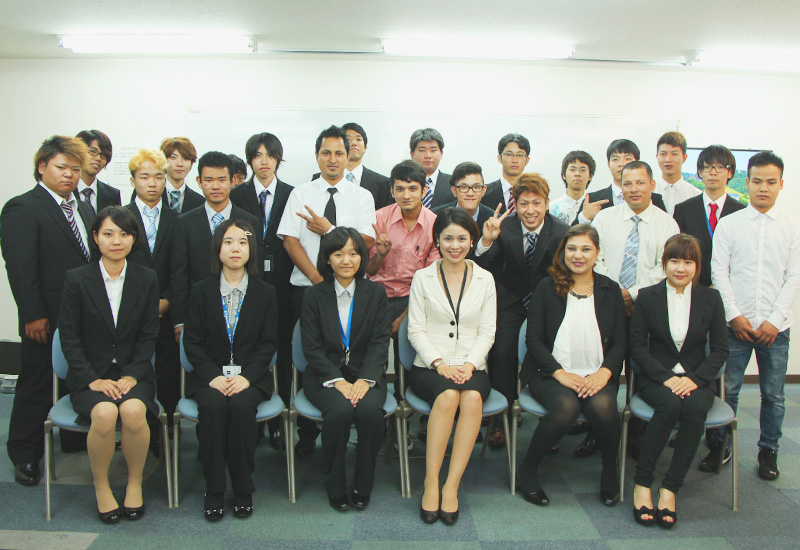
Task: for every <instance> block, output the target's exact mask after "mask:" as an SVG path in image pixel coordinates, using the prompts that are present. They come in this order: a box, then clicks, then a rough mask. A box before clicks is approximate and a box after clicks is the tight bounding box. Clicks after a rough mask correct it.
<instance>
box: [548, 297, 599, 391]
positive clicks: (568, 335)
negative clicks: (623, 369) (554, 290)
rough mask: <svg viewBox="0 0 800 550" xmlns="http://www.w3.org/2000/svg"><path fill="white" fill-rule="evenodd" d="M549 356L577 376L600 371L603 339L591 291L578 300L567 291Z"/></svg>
mask: <svg viewBox="0 0 800 550" xmlns="http://www.w3.org/2000/svg"><path fill="white" fill-rule="evenodd" d="M553 359H555V360H556V361H557V362H558V364H559V365H561V368H562V369H564V370H565V371H567V372H569V373H572V374H577V375H579V376H589V375H590V374H594V373H596V372H597V371H598V370H600V366H601V365H602V364H603V342H602V338H601V336H600V327H599V326H598V325H597V314H596V313H595V310H594V294H592V295H591V296H589V297H588V298H581V299H578V298H576V297H575V296H573V295H572V294H567V309H566V312H565V313H564V320H563V321H562V322H561V326H560V327H558V332H557V333H556V339H555V341H554V342H553Z"/></svg>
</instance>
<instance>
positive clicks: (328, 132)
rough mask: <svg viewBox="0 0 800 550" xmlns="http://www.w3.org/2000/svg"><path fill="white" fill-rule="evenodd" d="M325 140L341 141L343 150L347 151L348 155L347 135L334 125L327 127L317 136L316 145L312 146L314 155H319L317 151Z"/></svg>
mask: <svg viewBox="0 0 800 550" xmlns="http://www.w3.org/2000/svg"><path fill="white" fill-rule="evenodd" d="M327 138H334V139H336V138H339V139H341V140H342V141H343V142H344V150H345V151H347V154H348V155H349V154H350V144H349V143H347V134H346V133H345V132H344V130H343V129H342V128H340V127H339V126H336V125H333V126H329V127H328V128H326V129H324V130H322V132H320V134H319V135H318V136H317V143H316V144H315V145H314V154H316V155H318V154H319V150H320V148H321V147H322V141H323V140H325V139H327Z"/></svg>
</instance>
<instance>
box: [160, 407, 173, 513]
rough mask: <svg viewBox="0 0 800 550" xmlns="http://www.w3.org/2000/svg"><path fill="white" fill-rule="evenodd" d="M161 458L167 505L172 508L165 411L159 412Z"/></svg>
mask: <svg viewBox="0 0 800 550" xmlns="http://www.w3.org/2000/svg"><path fill="white" fill-rule="evenodd" d="M160 420H161V441H162V444H161V458H162V460H163V461H164V470H165V471H166V474H167V500H168V502H169V507H170V508H173V507H174V506H175V501H174V500H173V489H174V483H173V480H172V456H171V453H170V450H169V429H168V427H167V415H166V413H163V412H162V413H161V419H160Z"/></svg>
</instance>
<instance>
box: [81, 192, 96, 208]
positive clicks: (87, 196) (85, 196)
mask: <svg viewBox="0 0 800 550" xmlns="http://www.w3.org/2000/svg"><path fill="white" fill-rule="evenodd" d="M92 193H94V189H92V188H91V187H87V188H86V189H84V190H83V191H81V194H82V195H83V202H85V203H86V204H88V205H89V208H91V209H92V212H93V213H95V212H94V206H92Z"/></svg>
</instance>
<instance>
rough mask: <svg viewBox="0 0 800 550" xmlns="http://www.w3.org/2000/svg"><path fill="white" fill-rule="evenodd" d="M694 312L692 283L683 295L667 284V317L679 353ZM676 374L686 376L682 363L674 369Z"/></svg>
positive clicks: (677, 364) (684, 290) (687, 286)
mask: <svg viewBox="0 0 800 550" xmlns="http://www.w3.org/2000/svg"><path fill="white" fill-rule="evenodd" d="M691 311H692V283H689V284H688V285H686V287H684V289H683V293H682V294H678V293H677V291H676V290H675V288H674V287H673V286H671V285H670V284H669V283H667V316H668V317H669V332H670V335H671V336H672V341H673V342H674V343H675V347H676V348H677V349H678V351H680V350H681V348H682V347H683V342H684V341H685V340H686V331H687V330H689V314H690V313H691ZM672 372H674V373H675V374H684V373H685V372H686V371H685V370H683V367H682V366H681V364H680V363H676V364H675V366H674V367H672Z"/></svg>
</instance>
